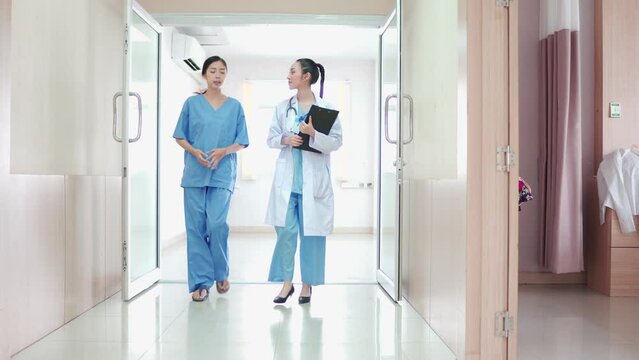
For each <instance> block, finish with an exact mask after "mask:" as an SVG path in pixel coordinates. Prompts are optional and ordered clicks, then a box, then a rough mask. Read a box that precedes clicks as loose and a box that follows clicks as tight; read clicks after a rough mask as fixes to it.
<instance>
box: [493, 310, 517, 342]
mask: <svg viewBox="0 0 639 360" xmlns="http://www.w3.org/2000/svg"><path fill="white" fill-rule="evenodd" d="M513 330H515V322H514V320H513V317H512V316H511V315H510V313H509V312H508V311H498V312H497V313H495V336H500V337H505V338H507V337H508V336H510V333H511V332H513Z"/></svg>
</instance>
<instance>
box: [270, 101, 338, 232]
mask: <svg viewBox="0 0 639 360" xmlns="http://www.w3.org/2000/svg"><path fill="white" fill-rule="evenodd" d="M315 99H316V105H318V106H321V107H325V108H330V109H332V107H331V105H329V104H328V103H327V102H326V101H324V99H322V98H320V97H319V96H317V95H315ZM288 105H289V99H286V100H284V101H282V102H281V103H280V104H278V105H277V107H276V108H275V113H274V114H273V120H272V121H271V127H270V130H269V134H268V139H267V143H268V146H269V147H271V148H274V149H280V154H279V157H278V158H277V161H276V163H275V176H274V178H273V185H272V187H271V194H270V197H269V201H268V209H267V212H266V223H267V224H269V225H273V226H284V225H285V223H286V212H287V209H288V201H289V198H290V196H291V189H292V187H293V152H292V151H291V150H292V147H291V146H289V145H282V143H281V141H282V136H283V135H289V134H290V133H288V131H287V114H286V112H287V111H286V109H287V108H288ZM291 106H292V108H293V109H297V96H294V97H293V101H292V104H291ZM289 113H290V114H294V112H293V111H292V110H291V111H289ZM309 145H310V147H312V148H314V149H317V150H319V151H321V152H322V153H321V154H318V153H314V152H310V151H302V173H303V175H302V177H303V185H302V207H303V210H304V235H307V236H326V235H329V234H330V233H332V232H333V217H334V199H333V185H332V181H331V155H330V153H331V152H332V151H335V150H337V149H339V147H340V146H342V126H341V125H340V121H339V118H338V119H337V120H336V121H335V124H333V127H332V128H331V131H330V132H329V134H328V135H324V134H322V133H320V132H319V131H318V132H317V133H316V135H315V138H311V140H310V143H309Z"/></svg>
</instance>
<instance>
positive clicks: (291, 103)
mask: <svg viewBox="0 0 639 360" xmlns="http://www.w3.org/2000/svg"><path fill="white" fill-rule="evenodd" d="M294 97H295V96H291V98H290V99H288V106H287V107H286V117H287V118H288V115H289V113H288V112H289V111H291V110H293V112H294V113H295V117H297V109H296V108H294V107H293V98H294Z"/></svg>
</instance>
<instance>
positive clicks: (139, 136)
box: [129, 92, 142, 143]
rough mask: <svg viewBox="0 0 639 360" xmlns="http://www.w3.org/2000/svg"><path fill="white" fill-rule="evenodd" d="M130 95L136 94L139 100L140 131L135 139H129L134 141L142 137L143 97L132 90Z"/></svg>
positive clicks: (131, 141)
mask: <svg viewBox="0 0 639 360" xmlns="http://www.w3.org/2000/svg"><path fill="white" fill-rule="evenodd" d="M129 96H134V97H135V98H136V99H137V100H138V133H137V134H136V135H135V137H134V138H133V139H129V142H130V143H134V142H136V141H138V140H140V138H141V137H142V97H141V96H140V94H138V93H136V92H130V93H129Z"/></svg>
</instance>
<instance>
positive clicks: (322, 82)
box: [317, 63, 326, 98]
mask: <svg viewBox="0 0 639 360" xmlns="http://www.w3.org/2000/svg"><path fill="white" fill-rule="evenodd" d="M317 68H318V69H319V72H320V97H321V98H323V97H324V78H325V77H326V72H325V71H324V66H322V64H320V63H317Z"/></svg>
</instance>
